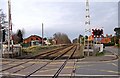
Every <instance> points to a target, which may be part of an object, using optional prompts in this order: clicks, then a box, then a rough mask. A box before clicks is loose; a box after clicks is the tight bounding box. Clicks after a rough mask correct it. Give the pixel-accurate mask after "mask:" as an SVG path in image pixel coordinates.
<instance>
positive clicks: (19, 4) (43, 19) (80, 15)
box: [2, 0, 118, 39]
mask: <svg viewBox="0 0 120 78" xmlns="http://www.w3.org/2000/svg"><path fill="white" fill-rule="evenodd" d="M92 1H93V0H90V15H91V18H90V20H91V27H94V26H101V27H104V30H105V34H106V33H110V34H113V32H114V31H113V29H114V27H115V26H117V17H118V16H117V15H118V14H117V2H102V1H101V2H98V0H94V1H96V2H92ZM99 1H100V0H99ZM104 1H105V0H104ZM6 2H7V0H5V1H4V0H3V1H2V3H3V4H4V5H3V4H2V8H3V9H4V10H5V11H6V10H7V7H5V6H7V4H6ZM6 13H7V11H6ZM12 21H13V24H14V27H13V28H14V30H13V31H14V32H15V31H16V30H17V29H19V28H20V29H22V28H24V29H25V32H26V34H25V37H28V36H29V35H31V34H38V35H41V24H42V23H44V28H45V36H46V37H51V36H52V35H53V34H54V33H55V32H63V33H66V34H68V36H69V37H70V38H71V39H73V38H75V37H78V35H79V34H82V35H84V27H85V25H84V23H85V1H83V0H81V1H80V0H76V1H73V0H69V1H68V0H66V1H65V0H64V1H63V0H17V1H16V0H12ZM108 28H109V30H108Z"/></svg>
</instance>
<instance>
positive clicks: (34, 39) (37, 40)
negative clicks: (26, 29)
mask: <svg viewBox="0 0 120 78" xmlns="http://www.w3.org/2000/svg"><path fill="white" fill-rule="evenodd" d="M23 43H24V44H28V45H29V46H33V45H41V44H42V38H41V37H40V36H37V35H31V36H30V37H28V38H25V39H24V40H23ZM43 44H44V45H50V42H49V41H48V40H47V38H44V39H43Z"/></svg>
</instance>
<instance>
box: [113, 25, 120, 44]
mask: <svg viewBox="0 0 120 78" xmlns="http://www.w3.org/2000/svg"><path fill="white" fill-rule="evenodd" d="M114 31H115V35H116V36H115V38H114V40H115V43H116V44H118V43H119V39H120V27H119V28H115V29H114Z"/></svg>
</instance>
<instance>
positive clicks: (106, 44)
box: [104, 42, 115, 46]
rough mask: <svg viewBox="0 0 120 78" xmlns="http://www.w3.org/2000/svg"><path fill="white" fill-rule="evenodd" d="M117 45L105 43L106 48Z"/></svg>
mask: <svg viewBox="0 0 120 78" xmlns="http://www.w3.org/2000/svg"><path fill="white" fill-rule="evenodd" d="M114 45H115V43H114V42H111V43H105V44H104V46H114Z"/></svg>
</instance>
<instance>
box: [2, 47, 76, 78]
mask: <svg viewBox="0 0 120 78" xmlns="http://www.w3.org/2000/svg"><path fill="white" fill-rule="evenodd" d="M76 48H77V46H75V45H72V46H69V47H67V48H64V49H62V51H61V49H60V51H58V52H56V53H53V52H54V51H53V52H50V53H47V54H46V55H45V56H44V57H46V56H49V55H52V54H57V53H59V55H58V54H57V57H54V58H52V59H51V60H50V61H48V62H46V63H45V64H44V65H42V66H39V67H38V68H37V69H36V70H34V71H32V72H30V73H29V74H28V75H26V76H25V77H24V78H28V77H30V76H31V75H33V74H34V73H36V72H37V71H39V70H41V69H43V68H45V67H46V66H47V65H49V64H50V63H52V62H54V61H55V60H57V59H60V58H61V57H62V56H64V55H65V54H69V55H70V56H69V57H68V58H66V60H65V61H64V63H63V64H62V65H61V66H60V68H59V69H58V70H57V71H56V73H55V75H54V76H53V78H56V77H57V76H58V75H59V74H60V72H61V71H62V69H63V68H64V67H65V65H66V63H67V62H68V60H69V59H70V58H71V57H72V56H73V55H74V53H75V51H76ZM70 51H71V52H70ZM69 52H70V53H69ZM41 55H42V54H41ZM38 57H39V56H38ZM38 57H36V58H38ZM33 60H35V59H29V60H27V61H25V62H23V63H19V64H17V65H14V66H11V67H8V68H6V69H3V70H1V71H0V72H3V71H6V70H9V69H12V68H14V67H18V66H20V65H23V64H26V63H28V62H30V61H33ZM34 65H35V63H32V64H31V65H29V66H25V67H23V68H21V69H19V70H16V71H14V72H13V73H17V72H20V71H22V70H25V69H27V68H29V67H32V66H34Z"/></svg>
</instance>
